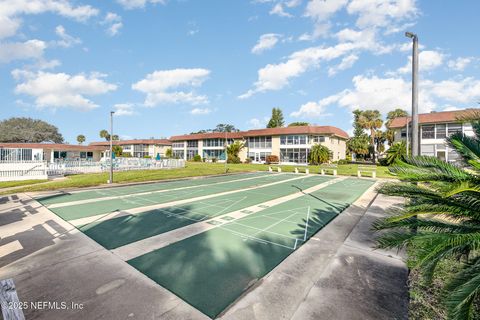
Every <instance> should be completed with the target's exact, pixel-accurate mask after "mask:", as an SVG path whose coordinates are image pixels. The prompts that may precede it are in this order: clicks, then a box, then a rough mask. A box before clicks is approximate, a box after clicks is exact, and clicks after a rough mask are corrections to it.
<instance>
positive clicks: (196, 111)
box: [190, 108, 212, 115]
mask: <svg viewBox="0 0 480 320" xmlns="http://www.w3.org/2000/svg"><path fill="white" fill-rule="evenodd" d="M211 112H212V110H211V109H209V108H194V109H192V110H191V111H190V113H191V114H193V115H203V114H209V113H211Z"/></svg>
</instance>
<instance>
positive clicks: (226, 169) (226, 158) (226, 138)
mask: <svg viewBox="0 0 480 320" xmlns="http://www.w3.org/2000/svg"><path fill="white" fill-rule="evenodd" d="M227 149H228V134H227V131H225V173H227V171H228V168H227V160H228V156H227Z"/></svg>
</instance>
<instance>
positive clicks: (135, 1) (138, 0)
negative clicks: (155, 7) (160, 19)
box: [117, 0, 166, 10]
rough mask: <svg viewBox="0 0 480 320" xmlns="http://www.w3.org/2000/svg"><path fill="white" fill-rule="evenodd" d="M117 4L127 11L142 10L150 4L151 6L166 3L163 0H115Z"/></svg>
mask: <svg viewBox="0 0 480 320" xmlns="http://www.w3.org/2000/svg"><path fill="white" fill-rule="evenodd" d="M117 2H118V3H119V4H120V5H122V6H123V7H124V8H125V9H127V10H130V9H138V8H144V7H145V5H146V4H147V3H151V4H157V3H160V4H165V3H166V1H165V0H117Z"/></svg>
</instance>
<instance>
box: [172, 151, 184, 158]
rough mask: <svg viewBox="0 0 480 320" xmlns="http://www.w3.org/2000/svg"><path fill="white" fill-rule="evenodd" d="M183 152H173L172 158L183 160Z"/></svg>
mask: <svg viewBox="0 0 480 320" xmlns="http://www.w3.org/2000/svg"><path fill="white" fill-rule="evenodd" d="M183 155H184V153H183V150H172V156H173V158H175V159H183Z"/></svg>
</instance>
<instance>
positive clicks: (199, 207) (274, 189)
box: [80, 175, 332, 249]
mask: <svg viewBox="0 0 480 320" xmlns="http://www.w3.org/2000/svg"><path fill="white" fill-rule="evenodd" d="M288 177H290V178H292V175H289V176H288ZM330 179H332V178H330V177H322V176H310V177H304V178H300V179H296V180H291V181H285V182H282V183H279V184H276V185H273V186H267V187H261V188H258V189H254V190H246V191H240V192H236V193H233V194H228V195H223V196H217V197H214V198H211V199H206V200H202V201H194V202H191V203H188V204H183V205H178V206H171V207H168V208H162V209H156V210H151V211H147V212H144V213H140V214H137V215H126V216H122V217H117V218H113V219H109V220H105V221H101V222H96V223H90V224H88V225H86V226H83V227H81V228H80V230H81V231H83V232H84V233H86V234H87V235H88V236H89V237H91V238H92V239H93V240H95V241H97V242H98V243H100V244H101V245H102V246H104V247H105V248H107V249H114V248H117V247H120V246H123V245H126V244H129V243H132V242H135V241H139V240H142V239H145V238H149V237H152V236H155V235H158V234H161V233H165V232H167V231H170V230H174V229H178V228H180V227H184V226H186V225H189V224H192V223H196V222H200V221H203V220H207V219H210V218H213V217H216V216H219V215H222V214H226V213H228V212H232V211H236V210H241V209H243V208H246V207H249V206H252V205H255V204H260V203H263V202H266V201H269V200H273V199H276V198H279V197H283V196H286V195H289V194H293V193H296V192H299V191H301V190H305V189H308V188H310V187H313V186H316V185H318V184H320V183H323V182H326V181H329V180H330Z"/></svg>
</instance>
